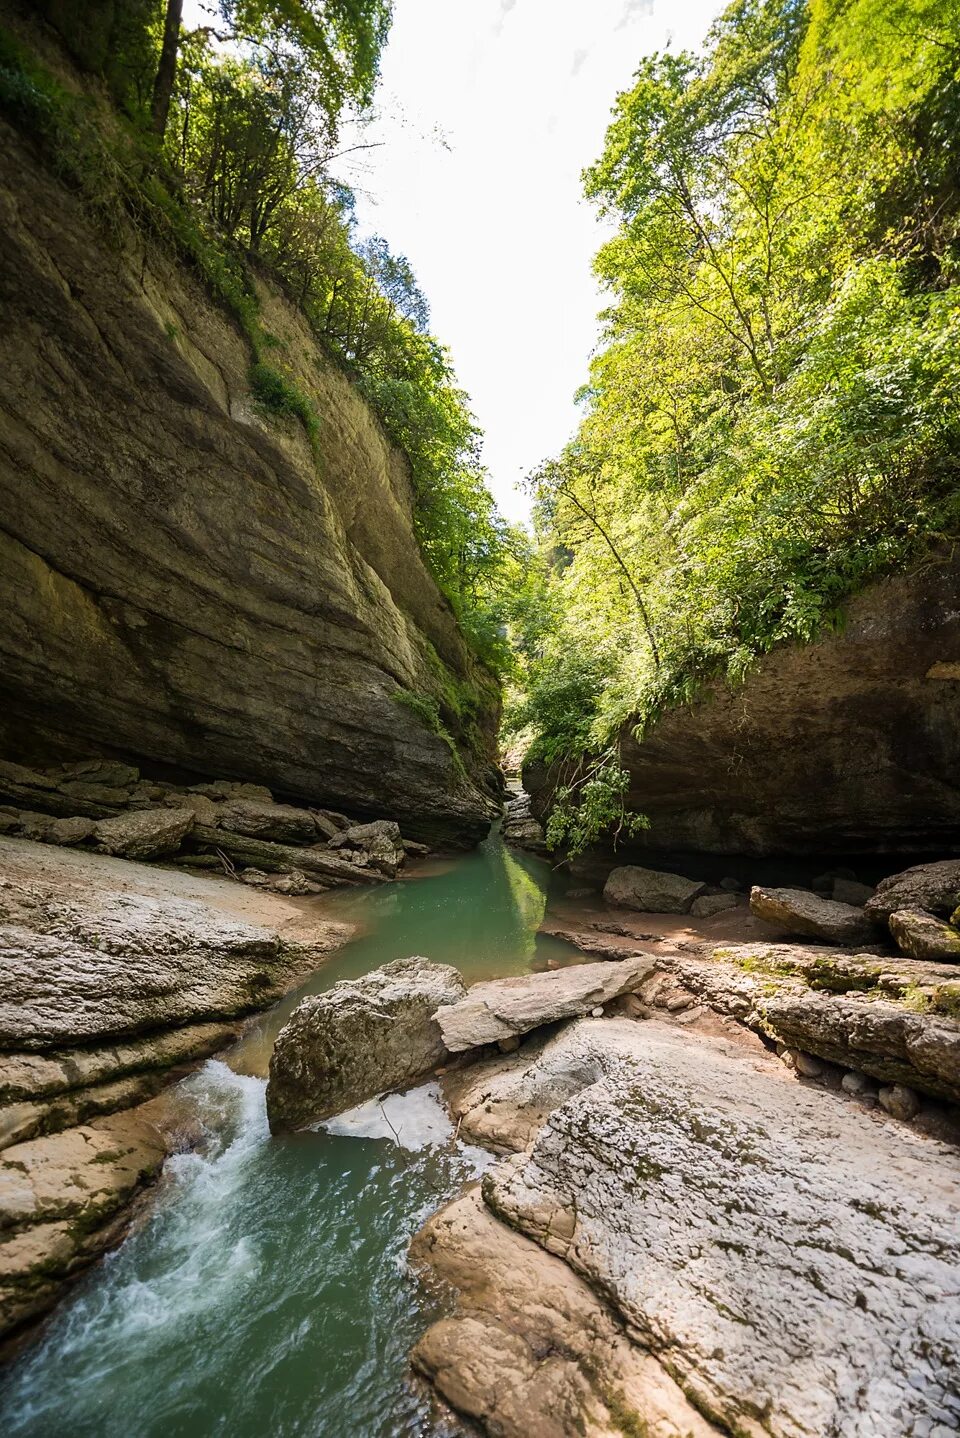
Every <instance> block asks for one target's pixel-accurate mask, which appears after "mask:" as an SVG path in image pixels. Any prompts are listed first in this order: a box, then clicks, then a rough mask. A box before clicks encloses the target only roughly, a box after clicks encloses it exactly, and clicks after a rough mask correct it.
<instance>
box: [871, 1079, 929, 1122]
mask: <svg viewBox="0 0 960 1438" xmlns="http://www.w3.org/2000/svg"><path fill="white" fill-rule="evenodd" d="M879 1098H880V1107H881V1108H882V1109H885V1110H886V1112H887V1113H888V1114H890V1115H891V1116H892V1117H893V1118H899V1119H903V1120H904V1121H909V1120H910V1119H912V1118H916V1116H917V1114H918V1113H919V1112H920V1099H919V1098H918V1096H917V1095H916V1094H915V1093H914V1091H913V1089H912V1088H908V1087H907V1086H906V1084H901V1083H895V1084H890V1085H888V1086H887V1087H885V1088H882V1089H881V1090H880V1094H879Z"/></svg>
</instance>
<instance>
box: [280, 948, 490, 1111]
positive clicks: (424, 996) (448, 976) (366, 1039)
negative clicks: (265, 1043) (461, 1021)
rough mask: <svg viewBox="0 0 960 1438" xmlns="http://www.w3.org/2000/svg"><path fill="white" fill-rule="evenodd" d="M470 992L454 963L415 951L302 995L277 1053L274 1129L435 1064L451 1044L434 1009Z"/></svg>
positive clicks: (398, 1083) (350, 1102)
mask: <svg viewBox="0 0 960 1438" xmlns="http://www.w3.org/2000/svg"><path fill="white" fill-rule="evenodd" d="M464 992H465V990H464V984H463V979H462V978H461V977H460V974H459V973H458V971H457V970H456V969H455V968H453V967H452V966H451V965H450V964H433V963H431V962H430V960H429V959H422V958H410V959H396V960H395V961H394V962H393V963H392V964H385V965H384V966H383V967H382V968H380V969H374V970H373V972H372V973H369V974H365V975H364V976H363V978H360V979H349V980H345V981H344V982H342V983H339V984H334V986H333V988H332V989H329V990H328V991H327V992H326V993H323V994H315V995H311V996H310V997H308V998H305V999H303V1000H302V1001H301V1002H300V1003H299V1004H298V1005H297V1007H296V1008H295V1009H294V1011H293V1014H292V1015H291V1017H290V1019H289V1020H288V1022H287V1023H286V1024H285V1025H284V1026H283V1028H282V1029H281V1030H280V1033H279V1034H278V1036H277V1041H276V1044H275V1045H274V1050H273V1055H272V1057H271V1059H270V1078H269V1081H268V1083H267V1115H268V1117H269V1120H270V1128H271V1130H272V1132H274V1133H282V1132H284V1131H287V1130H290V1129H296V1128H304V1127H306V1125H307V1124H310V1123H317V1122H319V1121H320V1120H321V1119H324V1118H329V1117H330V1116H331V1115H332V1114H335V1113H341V1112H342V1111H343V1110H344V1109H348V1108H353V1106H354V1105H355V1104H358V1103H362V1102H363V1100H364V1099H369V1098H373V1097H374V1095H376V1094H378V1093H383V1092H385V1091H386V1090H387V1089H395V1088H403V1087H404V1085H406V1084H410V1083H413V1082H414V1080H415V1079H418V1078H421V1077H422V1076H423V1075H424V1074H425V1073H429V1072H430V1070H431V1069H434V1068H436V1066H437V1065H438V1064H440V1063H442V1062H443V1060H444V1058H446V1056H447V1051H446V1048H445V1046H444V1043H443V1039H442V1038H441V1035H440V1028H439V1025H438V1024H437V1022H436V1019H435V1018H434V1014H435V1013H436V1011H437V1010H438V1009H439V1008H440V1007H441V1005H444V1004H455V1003H456V1002H457V1000H458V999H461V998H462V997H463V994H464Z"/></svg>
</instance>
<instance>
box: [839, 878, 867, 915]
mask: <svg viewBox="0 0 960 1438" xmlns="http://www.w3.org/2000/svg"><path fill="white" fill-rule="evenodd" d="M874 893H875V890H874V888H873V886H872V885H871V884H861V883H859V882H858V880H856V879H834V881H833V888H832V890H831V892H830V897H831V899H835V900H836V902H837V903H838V904H852V905H853V906H854V908H858V909H862V908H863V906H864V904H865V903H866V902H867V900H868V899H872V898H873V895H874Z"/></svg>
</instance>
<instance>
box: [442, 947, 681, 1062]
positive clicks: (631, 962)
mask: <svg viewBox="0 0 960 1438" xmlns="http://www.w3.org/2000/svg"><path fill="white" fill-rule="evenodd" d="M655 969H656V961H655V960H654V959H653V958H651V957H650V955H648V954H637V955H634V956H633V957H631V958H629V959H624V960H623V961H622V962H620V963H602V964H575V965H571V966H570V967H568V968H564V969H552V970H550V971H548V972H546V973H538V974H519V975H517V976H516V977H515V978H509V979H492V980H491V981H490V982H489V983H484V984H474V985H473V987H472V988H471V989H469V990H468V991H467V996H466V998H465V999H462V1000H461V1001H460V1002H459V1003H455V1004H452V1005H450V1006H449V1007H447V1008H443V1009H440V1010H438V1012H437V1015H436V1018H437V1022H438V1024H439V1025H440V1032H441V1034H442V1035H443V1042H444V1044H445V1045H446V1047H447V1048H448V1049H449V1050H450V1052H451V1053H462V1052H464V1050H466V1049H474V1048H480V1047H482V1046H483V1045H484V1044H493V1043H503V1042H505V1041H509V1040H511V1039H515V1038H519V1037H520V1036H521V1035H523V1034H526V1033H529V1032H530V1030H531V1029H536V1028H540V1027H541V1026H542V1025H543V1024H552V1023H556V1022H558V1020H560V1019H570V1018H579V1017H581V1016H582V1015H584V1014H588V1013H589V1012H590V1010H591V1009H594V1008H597V1007H602V1006H603V1005H604V1004H607V1003H609V1002H610V1000H611V999H615V998H617V997H619V995H620V994H627V993H632V992H633V990H634V989H636V988H637V987H639V985H640V984H641V983H643V981H644V979H645V978H646V977H647V976H648V975H649V974H651V973H653V972H654V970H655Z"/></svg>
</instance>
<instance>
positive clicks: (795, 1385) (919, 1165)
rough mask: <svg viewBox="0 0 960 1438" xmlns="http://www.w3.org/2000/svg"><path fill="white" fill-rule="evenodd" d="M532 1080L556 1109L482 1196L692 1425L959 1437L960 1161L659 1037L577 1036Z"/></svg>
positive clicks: (591, 1024)
mask: <svg viewBox="0 0 960 1438" xmlns="http://www.w3.org/2000/svg"><path fill="white" fill-rule="evenodd" d="M551 1049H552V1056H551V1057H550V1058H549V1065H548V1063H547V1055H548V1050H551ZM534 1067H535V1069H536V1070H537V1073H533V1072H532V1073H531V1074H530V1075H529V1076H528V1077H527V1078H526V1079H520V1078H519V1077H518V1076H516V1075H515V1078H517V1081H520V1082H523V1083H525V1084H526V1085H527V1087H528V1089H529V1092H530V1093H531V1095H532V1096H533V1101H534V1102H535V1103H536V1104H537V1105H538V1106H539V1107H540V1109H541V1110H542V1109H544V1108H546V1107H549V1105H550V1103H551V1102H552V1101H553V1100H554V1099H559V1100H560V1102H559V1106H557V1107H555V1108H554V1109H553V1111H552V1113H551V1114H550V1116H549V1117H548V1118H547V1119H546V1121H545V1123H544V1124H543V1127H542V1128H541V1129H540V1131H539V1134H538V1136H537V1138H536V1140H535V1142H534V1144H533V1147H532V1149H531V1150H530V1151H529V1152H526V1153H521V1154H518V1155H517V1156H516V1157H514V1158H512V1159H508V1160H505V1161H504V1162H503V1163H502V1164H500V1165H498V1166H496V1167H495V1168H494V1169H492V1170H490V1171H489V1172H488V1174H487V1175H486V1176H485V1178H484V1182H483V1193H484V1198H485V1201H486V1203H487V1205H488V1207H490V1208H491V1210H492V1211H493V1212H494V1213H495V1214H496V1215H497V1216H498V1217H499V1218H500V1219H501V1220H502V1221H504V1222H506V1223H507V1224H508V1225H509V1226H510V1227H512V1228H514V1229H517V1230H519V1231H521V1232H523V1233H525V1234H526V1235H527V1236H528V1237H531V1238H533V1239H534V1240H535V1241H536V1242H537V1243H539V1244H540V1245H541V1246H542V1247H543V1248H545V1249H546V1250H548V1251H549V1252H551V1253H554V1254H556V1255H558V1256H560V1257H562V1258H564V1259H565V1260H566V1262H567V1263H568V1264H569V1265H570V1266H571V1268H573V1269H574V1271H576V1272H577V1273H578V1274H580V1275H581V1276H582V1277H583V1278H585V1280H586V1281H587V1282H588V1283H589V1284H590V1286H591V1287H592V1288H593V1289H594V1290H595V1291H597V1292H599V1293H602V1294H603V1295H604V1296H605V1297H606V1298H607V1300H608V1301H609V1302H610V1303H611V1304H612V1306H613V1308H614V1310H615V1311H616V1313H617V1314H618V1315H619V1316H620V1318H621V1319H622V1321H623V1322H624V1323H625V1325H626V1327H627V1330H628V1332H629V1333H630V1334H631V1336H633V1337H634V1338H636V1339H637V1340H639V1341H640V1342H641V1343H642V1344H643V1345H644V1346H645V1347H647V1348H649V1349H650V1351H652V1352H653V1353H654V1354H656V1355H657V1356H659V1358H660V1359H661V1361H662V1362H663V1364H664V1366H665V1367H666V1368H667V1369H668V1370H669V1371H670V1373H671V1374H672V1376H673V1377H674V1378H675V1379H676V1380H677V1382H678V1383H679V1385H680V1386H681V1388H683V1389H684V1391H685V1392H686V1393H687V1395H688V1397H691V1399H692V1400H693V1401H694V1402H695V1404H696V1406H697V1407H698V1408H699V1409H700V1411H701V1412H708V1413H711V1414H713V1415H714V1416H715V1417H716V1418H717V1420H719V1421H720V1422H721V1423H723V1424H726V1425H727V1426H728V1427H729V1428H730V1430H731V1431H736V1432H738V1433H742V1434H747V1435H751V1438H754V1435H756V1438H760V1435H761V1434H763V1435H773V1438H801V1435H803V1438H807V1435H811V1434H817V1435H834V1438H840V1435H843V1438H847V1435H850V1438H867V1435H869V1438H876V1435H879V1434H894V1433H895V1434H897V1435H904V1438H907V1435H917V1438H919V1435H921V1434H928V1435H929V1434H933V1433H935V1432H939V1431H940V1429H941V1428H942V1430H943V1432H944V1433H950V1432H954V1431H956V1430H957V1428H958V1426H960V1398H958V1393H960V1371H958V1367H960V1357H958V1355H960V1305H958V1304H957V1301H956V1295H957V1292H958V1288H960V1184H958V1176H957V1162H956V1152H955V1150H952V1149H947V1148H945V1147H943V1146H941V1145H939V1144H937V1143H935V1142H933V1141H932V1140H929V1139H925V1138H922V1137H920V1136H918V1135H916V1134H914V1133H912V1132H911V1131H910V1130H909V1129H907V1128H905V1127H903V1126H902V1125H895V1124H892V1123H890V1122H889V1121H887V1120H886V1119H883V1118H879V1117H876V1116H874V1115H871V1114H869V1113H865V1112H864V1111H863V1110H862V1109H861V1108H860V1107H859V1106H857V1105H856V1103H855V1102H854V1101H852V1100H850V1099H848V1098H846V1097H845V1096H843V1095H834V1094H828V1093H824V1092H822V1091H819V1090H810V1089H806V1088H804V1087H803V1086H802V1085H798V1084H796V1083H795V1082H794V1081H792V1080H790V1079H789V1078H786V1077H785V1076H784V1070H783V1069H782V1066H778V1065H777V1064H776V1062H775V1060H772V1059H770V1058H769V1057H768V1056H767V1055H763V1056H759V1055H758V1056H757V1057H756V1058H755V1059H749V1058H745V1057H744V1055H743V1054H742V1053H741V1052H739V1051H737V1050H735V1049H734V1048H733V1047H732V1046H730V1045H726V1044H724V1043H722V1042H721V1041H718V1040H706V1039H700V1040H698V1041H697V1042H696V1044H695V1046H694V1045H692V1043H691V1039H690V1037H689V1035H687V1034H684V1033H682V1032H680V1031H678V1030H676V1029H671V1028H669V1027H666V1026H662V1025H658V1024H656V1023H652V1022H651V1023H646V1024H639V1025H638V1024H633V1023H630V1022H628V1021H625V1020H592V1019H585V1020H581V1021H579V1022H578V1023H576V1024H574V1025H573V1026H571V1027H569V1028H568V1029H566V1030H565V1031H564V1032H563V1033H562V1034H561V1035H560V1036H559V1037H558V1038H557V1039H554V1040H552V1041H551V1044H549V1045H547V1047H546V1048H545V1049H544V1051H543V1053H542V1054H541V1055H540V1056H539V1058H538V1059H537V1060H536V1061H535V1065H534ZM578 1082H582V1087H581V1088H580V1089H579V1090H577V1091H576V1092H574V1093H571V1092H570V1090H571V1088H572V1087H574V1088H575V1086H576V1084H577V1083H578ZM510 1101H511V1102H513V1103H514V1104H515V1102H516V1095H515V1094H514V1095H513V1096H512V1097H511V1100H510ZM487 1102H488V1103H493V1102H494V1101H493V1100H491V1099H488V1100H487ZM488 1431H491V1432H495V1431H496V1429H488Z"/></svg>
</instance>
